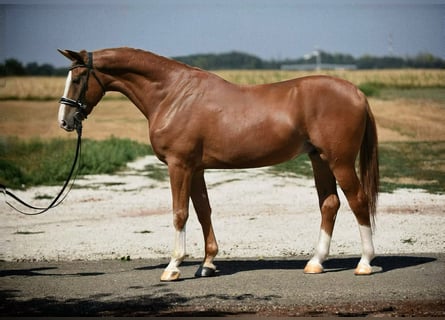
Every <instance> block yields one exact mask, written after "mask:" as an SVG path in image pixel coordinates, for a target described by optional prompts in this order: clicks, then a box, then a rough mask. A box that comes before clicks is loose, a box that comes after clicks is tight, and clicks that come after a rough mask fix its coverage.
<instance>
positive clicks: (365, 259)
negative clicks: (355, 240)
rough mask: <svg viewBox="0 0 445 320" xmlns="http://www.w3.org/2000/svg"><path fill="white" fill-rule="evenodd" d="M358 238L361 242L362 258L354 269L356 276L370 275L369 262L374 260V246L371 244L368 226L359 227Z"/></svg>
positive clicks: (370, 232) (370, 230)
mask: <svg viewBox="0 0 445 320" xmlns="http://www.w3.org/2000/svg"><path fill="white" fill-rule="evenodd" d="M359 230H360V238H361V240H362V257H361V259H360V261H359V263H358V266H357V268H356V269H355V274H357V275H367V274H371V273H372V268H371V260H372V259H373V258H374V245H373V243H372V229H371V227H369V226H361V225H359Z"/></svg>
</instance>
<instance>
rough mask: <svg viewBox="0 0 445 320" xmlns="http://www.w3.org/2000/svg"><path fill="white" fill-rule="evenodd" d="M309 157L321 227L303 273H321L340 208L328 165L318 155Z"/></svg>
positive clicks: (311, 154) (314, 154) (332, 176)
mask: <svg viewBox="0 0 445 320" xmlns="http://www.w3.org/2000/svg"><path fill="white" fill-rule="evenodd" d="M309 157H310V159H311V161H312V168H313V171H314V178H315V186H316V188H317V193H318V198H319V205H320V211H321V226H320V234H319V238H318V245H317V248H316V249H315V254H314V256H313V257H312V258H311V259H310V260H309V262H308V263H307V264H306V267H305V268H304V273H321V272H323V266H322V264H323V261H325V260H326V258H327V256H328V255H329V248H330V245H331V237H332V232H333V230H334V224H335V218H336V216H337V211H338V208H339V207H340V200H339V198H338V195H337V187H336V182H335V177H334V175H333V173H332V171H331V169H330V168H329V165H328V163H327V162H326V161H324V160H322V159H321V158H320V154H319V153H318V152H315V151H314V152H312V153H310V154H309Z"/></svg>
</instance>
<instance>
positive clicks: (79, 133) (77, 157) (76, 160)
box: [0, 123, 82, 216]
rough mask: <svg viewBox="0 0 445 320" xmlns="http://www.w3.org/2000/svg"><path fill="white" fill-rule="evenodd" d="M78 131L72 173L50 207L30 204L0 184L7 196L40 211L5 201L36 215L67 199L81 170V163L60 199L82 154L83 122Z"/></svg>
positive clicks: (20, 211) (29, 214) (13, 207)
mask: <svg viewBox="0 0 445 320" xmlns="http://www.w3.org/2000/svg"><path fill="white" fill-rule="evenodd" d="M76 131H77V147H76V154H75V156H74V162H73V165H72V166H71V170H70V173H69V174H68V177H67V178H66V181H65V183H64V184H63V187H62V190H60V192H59V194H58V195H57V196H56V197H55V198H54V199H53V200H52V202H51V203H50V204H49V206H48V207H46V208H42V207H35V206H33V205H30V204H28V203H26V202H25V201H23V200H22V199H20V198H19V197H18V196H16V195H15V194H14V193H12V192H11V191H9V190H8V189H7V188H6V186H4V185H3V184H0V189H2V192H3V194H4V195H5V198H6V196H10V197H11V198H13V199H15V200H16V201H18V202H19V203H21V204H22V205H23V206H25V207H27V208H29V209H33V210H39V211H38V212H26V211H23V210H20V209H18V208H16V207H15V206H14V205H12V204H11V203H9V202H8V201H7V200H6V199H5V203H6V204H7V205H8V206H10V207H11V208H12V209H14V210H15V211H17V212H19V213H21V214H24V215H27V216H36V215H39V214H42V213H45V212H46V211H48V210H49V209H52V208H55V207H57V206H58V205H60V204H61V203H62V202H63V200H65V198H66V196H67V195H68V193H69V192H70V191H71V188H72V187H73V185H74V181H75V180H76V177H77V174H78V173H79V170H80V163H79V165H78V166H77V172H76V175H75V176H74V179H73V182H72V184H71V186H70V188H69V190H68V192H67V193H66V194H65V196H64V197H63V198H62V199H61V200H60V201H59V199H60V197H61V196H62V194H63V193H64V191H65V189H66V187H67V186H68V184H69V182H70V180H71V177H72V176H73V173H74V170H75V168H76V165H77V162H78V160H79V158H80V156H81V149H82V148H81V147H82V123H80V125H78V126H77V127H76Z"/></svg>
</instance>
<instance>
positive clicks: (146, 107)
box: [98, 49, 181, 119]
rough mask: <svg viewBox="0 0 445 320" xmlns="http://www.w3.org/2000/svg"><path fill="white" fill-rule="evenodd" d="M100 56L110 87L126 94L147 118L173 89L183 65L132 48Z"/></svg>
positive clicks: (104, 53)
mask: <svg viewBox="0 0 445 320" xmlns="http://www.w3.org/2000/svg"><path fill="white" fill-rule="evenodd" d="M99 59H100V60H98V68H99V70H104V72H105V73H106V74H107V78H108V81H107V82H108V89H109V90H110V91H118V92H121V93H122V94H124V95H125V96H127V97H128V98H129V99H130V100H131V101H132V102H133V103H134V104H135V105H136V106H137V107H138V108H139V109H140V110H141V111H142V113H143V114H144V115H145V116H146V117H147V119H149V117H150V116H151V114H152V113H153V112H154V111H155V109H156V107H157V106H158V105H159V103H160V101H162V100H163V98H164V97H165V95H166V94H168V93H169V92H170V91H171V88H170V87H172V84H173V83H174V82H175V77H176V76H177V74H178V66H180V64H177V63H176V62H175V61H172V60H169V59H167V58H163V57H160V56H157V55H155V54H152V53H149V52H144V51H139V50H132V49H115V50H110V51H105V52H103V53H102V55H101V56H100V58H99ZM176 64H177V65H176ZM179 69H181V68H179Z"/></svg>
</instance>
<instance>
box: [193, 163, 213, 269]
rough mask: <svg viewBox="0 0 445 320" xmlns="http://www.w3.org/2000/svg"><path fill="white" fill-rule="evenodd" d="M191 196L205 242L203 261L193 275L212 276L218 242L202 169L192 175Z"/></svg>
mask: <svg viewBox="0 0 445 320" xmlns="http://www.w3.org/2000/svg"><path fill="white" fill-rule="evenodd" d="M191 198H192V202H193V206H194V208H195V211H196V214H197V215H198V220H199V222H200V223H201V227H202V232H203V235H204V243H205V244H204V245H205V258H204V262H203V264H202V265H201V266H200V267H199V269H198V271H197V272H196V274H195V275H196V276H197V277H209V276H213V275H214V274H215V271H216V267H215V265H214V264H213V259H214V258H215V256H216V254H217V253H218V244H217V242H216V239H215V234H214V232H213V227H212V220H211V213H212V209H211V208H210V204H209V198H208V194H207V187H206V184H205V180H204V171H199V172H196V173H195V174H194V176H193V179H192V190H191Z"/></svg>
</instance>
